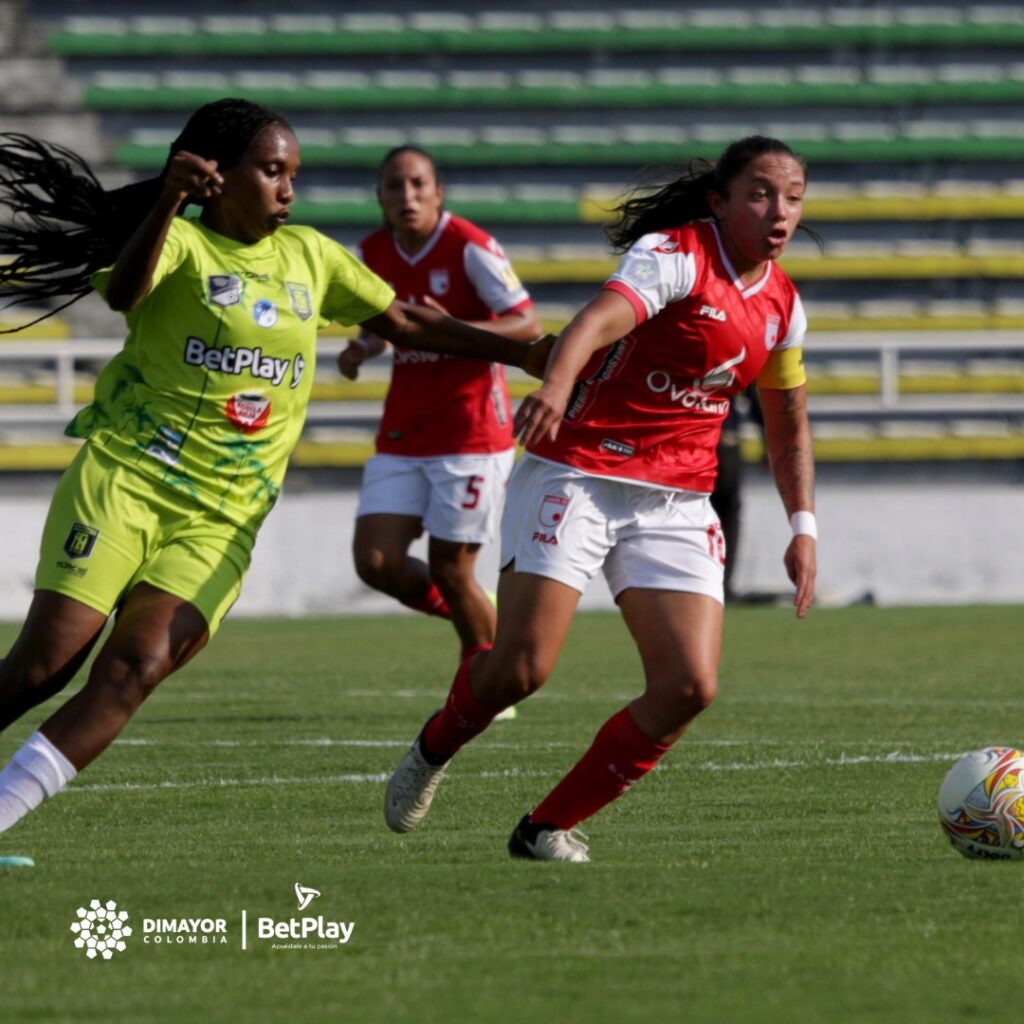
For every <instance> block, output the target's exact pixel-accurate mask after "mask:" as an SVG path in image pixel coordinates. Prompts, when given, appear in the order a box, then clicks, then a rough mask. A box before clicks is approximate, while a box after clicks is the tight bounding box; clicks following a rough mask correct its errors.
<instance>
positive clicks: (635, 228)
mask: <svg viewBox="0 0 1024 1024" xmlns="http://www.w3.org/2000/svg"><path fill="white" fill-rule="evenodd" d="M766 153H775V154H780V155H782V156H788V157H792V158H793V159H794V160H796V162H797V163H798V164H799V165H800V166H801V167H802V168H803V170H804V174H805V175H806V174H807V163H806V161H805V160H804V158H803V157H802V156H799V155H798V154H797V153H794V152H793V150H791V149H790V148H789V146H787V145H786V144H785V143H784V142H780V141H779V140H778V139H772V138H769V137H767V136H765V135H749V136H747V137H746V138H744V139H739V140H737V141H736V142H733V143H731V144H730V145H729V146H727V147H726V149H725V151H724V152H723V153H722V155H721V156H720V157H719V158H718V159H717V160H715V161H714V162H712V161H710V160H704V159H696V160H691V161H690V163H689V164H688V166H687V171H686V173H685V174H683V175H682V176H681V177H679V178H676V179H675V180H674V181H670V182H669V183H668V184H667V185H663V186H662V187H661V188H660V189H657V190H656V191H654V192H646V191H641V190H642V189H643V185H641V186H639V188H638V189H635V190H634V191H633V192H632V193H630V194H629V196H628V198H626V200H625V201H624V202H622V203H621V204H620V205H619V207H618V209H617V210H616V214H617V219H616V221H615V223H613V224H611V225H610V226H609V227H608V228H606V230H605V233H606V234H607V236H608V239H609V241H610V242H611V243H612V246H613V247H614V249H615V250H616V251H617V252H625V251H626V250H627V249H628V248H629V247H630V246H631V245H633V243H634V242H636V241H637V239H639V238H642V237H643V236H644V235H647V234H650V233H651V232H652V231H663V230H664V229H665V228H672V227H676V226H678V225H680V224H686V223H689V222H690V221H693V220H709V219H711V218H713V216H714V215H713V214H712V212H711V207H710V206H709V205H708V193H709V192H718V193H721V194H722V195H724V194H725V193H727V192H728V191H729V185H730V183H731V182H732V181H733V180H734V179H735V178H737V177H739V175H740V174H742V173H743V171H744V170H745V169H746V167H747V165H748V164H749V163H750V162H751V161H752V160H756V159H757V158H758V157H759V156H763V155H764V154H766ZM800 227H801V230H803V231H806V232H807V233H808V234H809V235H811V237H812V238H814V239H815V240H816V241H818V243H819V244H820V241H821V240H820V239H819V238H818V235H817V234H816V233H815V232H814V231H811V230H810V229H809V228H805V227H803V226H802V225H801V226H800Z"/></svg>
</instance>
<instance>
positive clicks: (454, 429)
mask: <svg viewBox="0 0 1024 1024" xmlns="http://www.w3.org/2000/svg"><path fill="white" fill-rule="evenodd" d="M360 250H361V255H362V258H363V262H364V263H365V264H366V265H367V266H368V267H369V268H370V269H371V270H373V271H375V272H376V273H377V274H378V275H379V276H380V277H382V278H384V280H385V281H387V282H388V283H389V284H390V285H391V287H392V288H394V290H395V292H396V294H397V295H398V298H399V299H401V300H402V301H404V302H410V303H414V304H417V305H422V304H423V297H424V296H425V295H431V296H433V297H434V298H435V299H437V301H438V302H440V303H441V305H442V306H444V307H445V309H447V310H448V312H449V313H450V314H451V315H452V316H453V317H456V318H458V319H459V320H495V319H497V318H498V317H499V316H501V315H502V314H504V313H513V312H519V311H520V310H524V309H529V308H530V307H531V306H532V302H531V301H530V296H529V295H528V294H527V293H526V289H525V288H523V286H522V284H520V282H519V278H517V277H516V274H515V271H514V270H513V269H512V266H511V264H510V263H509V261H508V258H507V257H506V256H505V253H504V252H502V249H501V246H500V245H498V243H497V242H496V241H495V240H494V239H493V238H492V237H491V236H490V235H489V234H487V232H486V231H482V230H481V229H480V228H478V227H477V226H476V225H475V224H471V223H470V222H469V221H468V220H463V219H462V218H461V217H456V216H454V215H453V214H451V213H448V212H443V213H442V214H441V219H440V220H439V221H438V224H437V227H436V228H435V229H434V231H433V233H432V234H431V236H430V238H428V239H427V242H426V244H425V245H424V246H423V247H422V248H421V249H419V250H418V251H417V252H415V253H412V254H411V255H410V254H409V253H407V252H405V250H403V249H402V247H401V245H400V243H399V242H398V239H397V238H396V237H395V236H394V235H393V234H392V233H391V231H390V230H389V229H388V228H381V229H380V230H379V231H375V232H374V233H373V234H372V235H369V236H368V237H367V238H365V239H363V241H362V243H361V245H360ZM514 443H515V442H514V440H513V437H512V410H511V405H510V403H509V397H508V385H507V384H506V383H505V368H504V367H503V366H501V365H499V364H496V363H493V364H492V363H486V362H484V361H483V360H481V359H463V358H460V357H458V356H447V355H439V354H438V353H436V352H417V351H415V350H413V349H410V348H403V347H402V346H401V345H395V347H394V364H393V369H392V373H391V386H390V388H389V389H388V394H387V398H386V399H385V400H384V414H383V417H382V418H381V423H380V430H379V431H378V433H377V451H378V452H385V453H387V454H388V455H413V456H436V455H456V454H458V455H468V454H480V453H485V452H503V451H508V450H509V449H510V448H512V447H513V446H514Z"/></svg>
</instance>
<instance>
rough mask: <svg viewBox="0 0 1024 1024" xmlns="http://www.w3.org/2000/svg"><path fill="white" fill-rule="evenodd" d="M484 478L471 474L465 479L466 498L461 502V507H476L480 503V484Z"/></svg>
mask: <svg viewBox="0 0 1024 1024" xmlns="http://www.w3.org/2000/svg"><path fill="white" fill-rule="evenodd" d="M483 482H484V478H483V477H482V476H479V475H475V474H474V475H473V476H471V477H470V478H469V479H468V480H467V481H466V500H465V501H464V502H463V503H462V507H463V508H476V507H477V505H479V504H480V486H481V485H482V484H483Z"/></svg>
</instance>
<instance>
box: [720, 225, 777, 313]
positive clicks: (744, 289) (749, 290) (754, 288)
mask: <svg viewBox="0 0 1024 1024" xmlns="http://www.w3.org/2000/svg"><path fill="white" fill-rule="evenodd" d="M710 224H711V230H712V231H714V233H715V241H716V242H717V243H718V254H719V256H721V257H722V262H723V263H724V264H725V269H726V270H727V271H728V273H729V276H730V277H731V278H732V283H733V284H734V285H735V286H736V287H737V288H738V289H739V292H740V294H741V295H742V296H743V298H745V299H749V298H751V297H752V296H754V295H756V294H757V293H758V292H759V291H760V290H761V289H762V288H763V287H764V286H765V285H766V284H767V283H768V279H769V278H770V277H771V276H772V264H773V263H774V262H775V261H774V260H768V261H767V266H766V267H765V268H764V273H763V274H762V275H761V277H760V278H759V279H758V280H757V281H755V282H754V283H753V284H751V285H745V284H744V283H743V282H742V281H741V280H740V276H739V274H737V273H736V270H735V268H734V267H733V265H732V261H731V260H730V259H729V256H728V254H727V253H726V251H725V246H724V245H723V244H722V236H721V234H720V233H719V230H718V225H717V224H716V223H715V222H714V221H710Z"/></svg>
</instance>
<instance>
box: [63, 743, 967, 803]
mask: <svg viewBox="0 0 1024 1024" xmlns="http://www.w3.org/2000/svg"><path fill="white" fill-rule="evenodd" d="M963 754H964V752H963V751H959V752H947V753H935V754H903V753H900V751H898V750H894V751H892V752H891V753H888V754H879V755H874V754H852V755H851V754H840V755H839V756H838V757H825V758H819V759H816V760H799V761H797V760H794V761H787V760H784V759H782V758H773V759H771V760H768V761H747V762H740V761H734V762H728V763H724V764H723V763H718V762H715V761H704V762H703V763H699V764H679V765H671V766H666V767H664V768H663V767H661V766H659V767H658V768H657V769H655V770H656V771H694V770H696V771H706V772H748V771H765V770H768V771H771V770H775V769H779V768H850V767H856V766H859V765H865V764H923V763H931V762H936V761H944V762H948V763H950V764H952V763H953V762H954V761H957V760H959V758H961V757H962V756H963ZM390 774H391V773H390V772H367V773H362V774H359V773H349V774H344V775H313V776H305V777H298V778H295V777H288V776H279V775H271V776H268V777H265V778H259V779H194V780H190V781H187V782H111V783H98V784H96V785H84V786H80V785H76V784H74V783H72V784H71V785H70V786H68V792H74V793H114V792H135V791H144V790H159V789H220V788H230V787H236V786H309V785H314V786H319V785H334V784H358V783H366V782H373V783H381V782H386V781H387V780H388V778H390ZM554 774H557V772H539V771H521V770H520V769H518V768H507V769H505V770H503V771H487V772H472V773H468V774H459V775H453V776H452V778H453V779H536V778H545V777H549V776H551V775H554Z"/></svg>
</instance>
